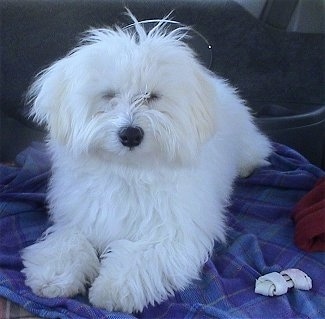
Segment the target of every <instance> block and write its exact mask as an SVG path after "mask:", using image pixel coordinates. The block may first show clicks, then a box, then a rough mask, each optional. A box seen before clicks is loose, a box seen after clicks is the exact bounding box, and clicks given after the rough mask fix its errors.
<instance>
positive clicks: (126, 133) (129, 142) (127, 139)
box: [118, 126, 144, 148]
mask: <svg viewBox="0 0 325 319" xmlns="http://www.w3.org/2000/svg"><path fill="white" fill-rule="evenodd" d="M118 135H119V138H120V141H121V143H122V145H124V146H126V147H129V148H133V147H136V146H139V145H140V144H141V142H142V140H143V136H144V132H143V129H142V128H141V127H138V126H136V127H134V126H128V127H124V128H122V129H121V130H120V131H119V133H118Z"/></svg>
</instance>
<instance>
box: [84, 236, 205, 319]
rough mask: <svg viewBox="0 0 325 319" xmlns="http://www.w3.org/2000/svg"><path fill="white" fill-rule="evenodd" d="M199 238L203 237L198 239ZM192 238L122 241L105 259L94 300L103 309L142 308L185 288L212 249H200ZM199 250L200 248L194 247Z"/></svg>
mask: <svg viewBox="0 0 325 319" xmlns="http://www.w3.org/2000/svg"><path fill="white" fill-rule="evenodd" d="M198 241H199V239H198ZM189 242H190V241H189V239H188V237H186V238H184V237H183V239H182V240H181V241H179V238H174V240H165V241H161V242H159V243H155V244H153V243H151V244H148V243H147V244H144V243H142V242H131V241H129V240H119V241H116V242H114V243H112V245H111V251H110V252H109V253H108V254H106V256H105V258H104V259H103V260H102V262H101V269H100V274H99V276H98V277H97V278H96V280H95V281H94V283H93V285H92V287H91V288H90V290H89V300H90V302H91V303H92V304H93V305H95V306H97V307H100V308H105V309H107V310H110V311H111V310H116V311H124V312H129V313H131V312H135V311H142V310H143V308H144V307H145V306H147V305H149V304H152V305H153V304H154V303H156V302H157V303H159V302H161V301H164V300H166V299H167V298H168V296H172V295H173V294H174V291H176V290H180V289H184V288H185V287H186V286H187V285H188V284H189V283H190V281H191V280H192V279H195V278H199V271H200V270H201V269H200V268H201V267H200V266H202V265H203V263H204V262H205V260H206V258H207V256H208V249H206V248H205V249H204V248H203V247H201V248H202V251H201V252H200V254H201V256H200V255H199V253H198V251H197V247H196V248H195V247H194V243H190V245H189ZM192 248H193V249H196V251H195V252H194V251H192V252H191V250H192Z"/></svg>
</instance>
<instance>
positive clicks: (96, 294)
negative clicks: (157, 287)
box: [89, 273, 145, 313]
mask: <svg viewBox="0 0 325 319" xmlns="http://www.w3.org/2000/svg"><path fill="white" fill-rule="evenodd" d="M115 275H116V273H115ZM125 275H126V274H125ZM121 279H122V278H121V277H120V276H119V275H116V276H114V277H113V276H111V275H109V274H107V273H106V274H105V275H104V274H102V275H100V276H99V277H97V279H96V280H95V281H94V283H93V285H92V287H91V288H90V289H89V301H90V302H91V304H93V305H94V306H96V307H99V308H104V309H106V310H108V311H113V310H115V311H122V312H127V313H132V312H136V311H142V310H143V307H144V306H145V304H144V302H143V301H142V302H141V300H140V299H141V295H142V294H143V293H142V291H141V289H142V287H141V286H139V283H135V285H134V286H133V289H132V288H130V283H131V282H132V281H133V280H132V278H128V275H126V277H124V279H123V280H121ZM131 284H132V283H131ZM137 286H138V287H137Z"/></svg>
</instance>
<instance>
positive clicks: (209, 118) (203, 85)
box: [191, 65, 216, 142]
mask: <svg viewBox="0 0 325 319" xmlns="http://www.w3.org/2000/svg"><path fill="white" fill-rule="evenodd" d="M194 77H195V79H196V83H195V88H194V96H195V98H194V100H193V101H192V102H193V103H192V106H191V107H192V114H193V116H194V118H195V121H194V123H195V126H196V130H197V134H198V137H199V140H200V142H204V141H206V140H207V139H208V138H210V137H211V136H212V135H213V134H214V133H215V130H216V89H215V85H214V78H213V76H212V75H211V74H210V73H209V71H207V70H206V69H205V68H204V67H202V66H201V65H199V67H198V68H197V69H196V70H194Z"/></svg>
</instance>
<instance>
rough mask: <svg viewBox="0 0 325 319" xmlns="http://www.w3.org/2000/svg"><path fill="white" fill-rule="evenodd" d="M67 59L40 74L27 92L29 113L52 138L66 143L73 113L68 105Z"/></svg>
mask: <svg viewBox="0 0 325 319" xmlns="http://www.w3.org/2000/svg"><path fill="white" fill-rule="evenodd" d="M66 59H67V58H63V59H62V60H59V61H57V62H55V63H54V64H52V65H51V66H50V67H48V68H47V69H45V70H44V71H42V72H41V73H40V74H38V76H37V77H36V80H35V82H34V83H33V84H32V85H31V87H30V89H29V91H28V93H27V98H28V103H29V105H31V110H30V113H29V115H30V116H31V117H32V118H33V119H34V120H35V121H36V122H38V123H39V124H42V125H45V126H46V128H47V129H48V130H49V132H50V136H51V138H54V139H56V140H58V141H59V142H60V143H64V144H65V143H67V140H68V139H69V135H70V133H71V132H70V131H71V128H70V123H71V113H70V112H69V110H68V108H67V107H66V106H67V105H66V97H67V96H68V91H69V87H70V85H69V81H68V79H67V76H66V66H67V61H66Z"/></svg>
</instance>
